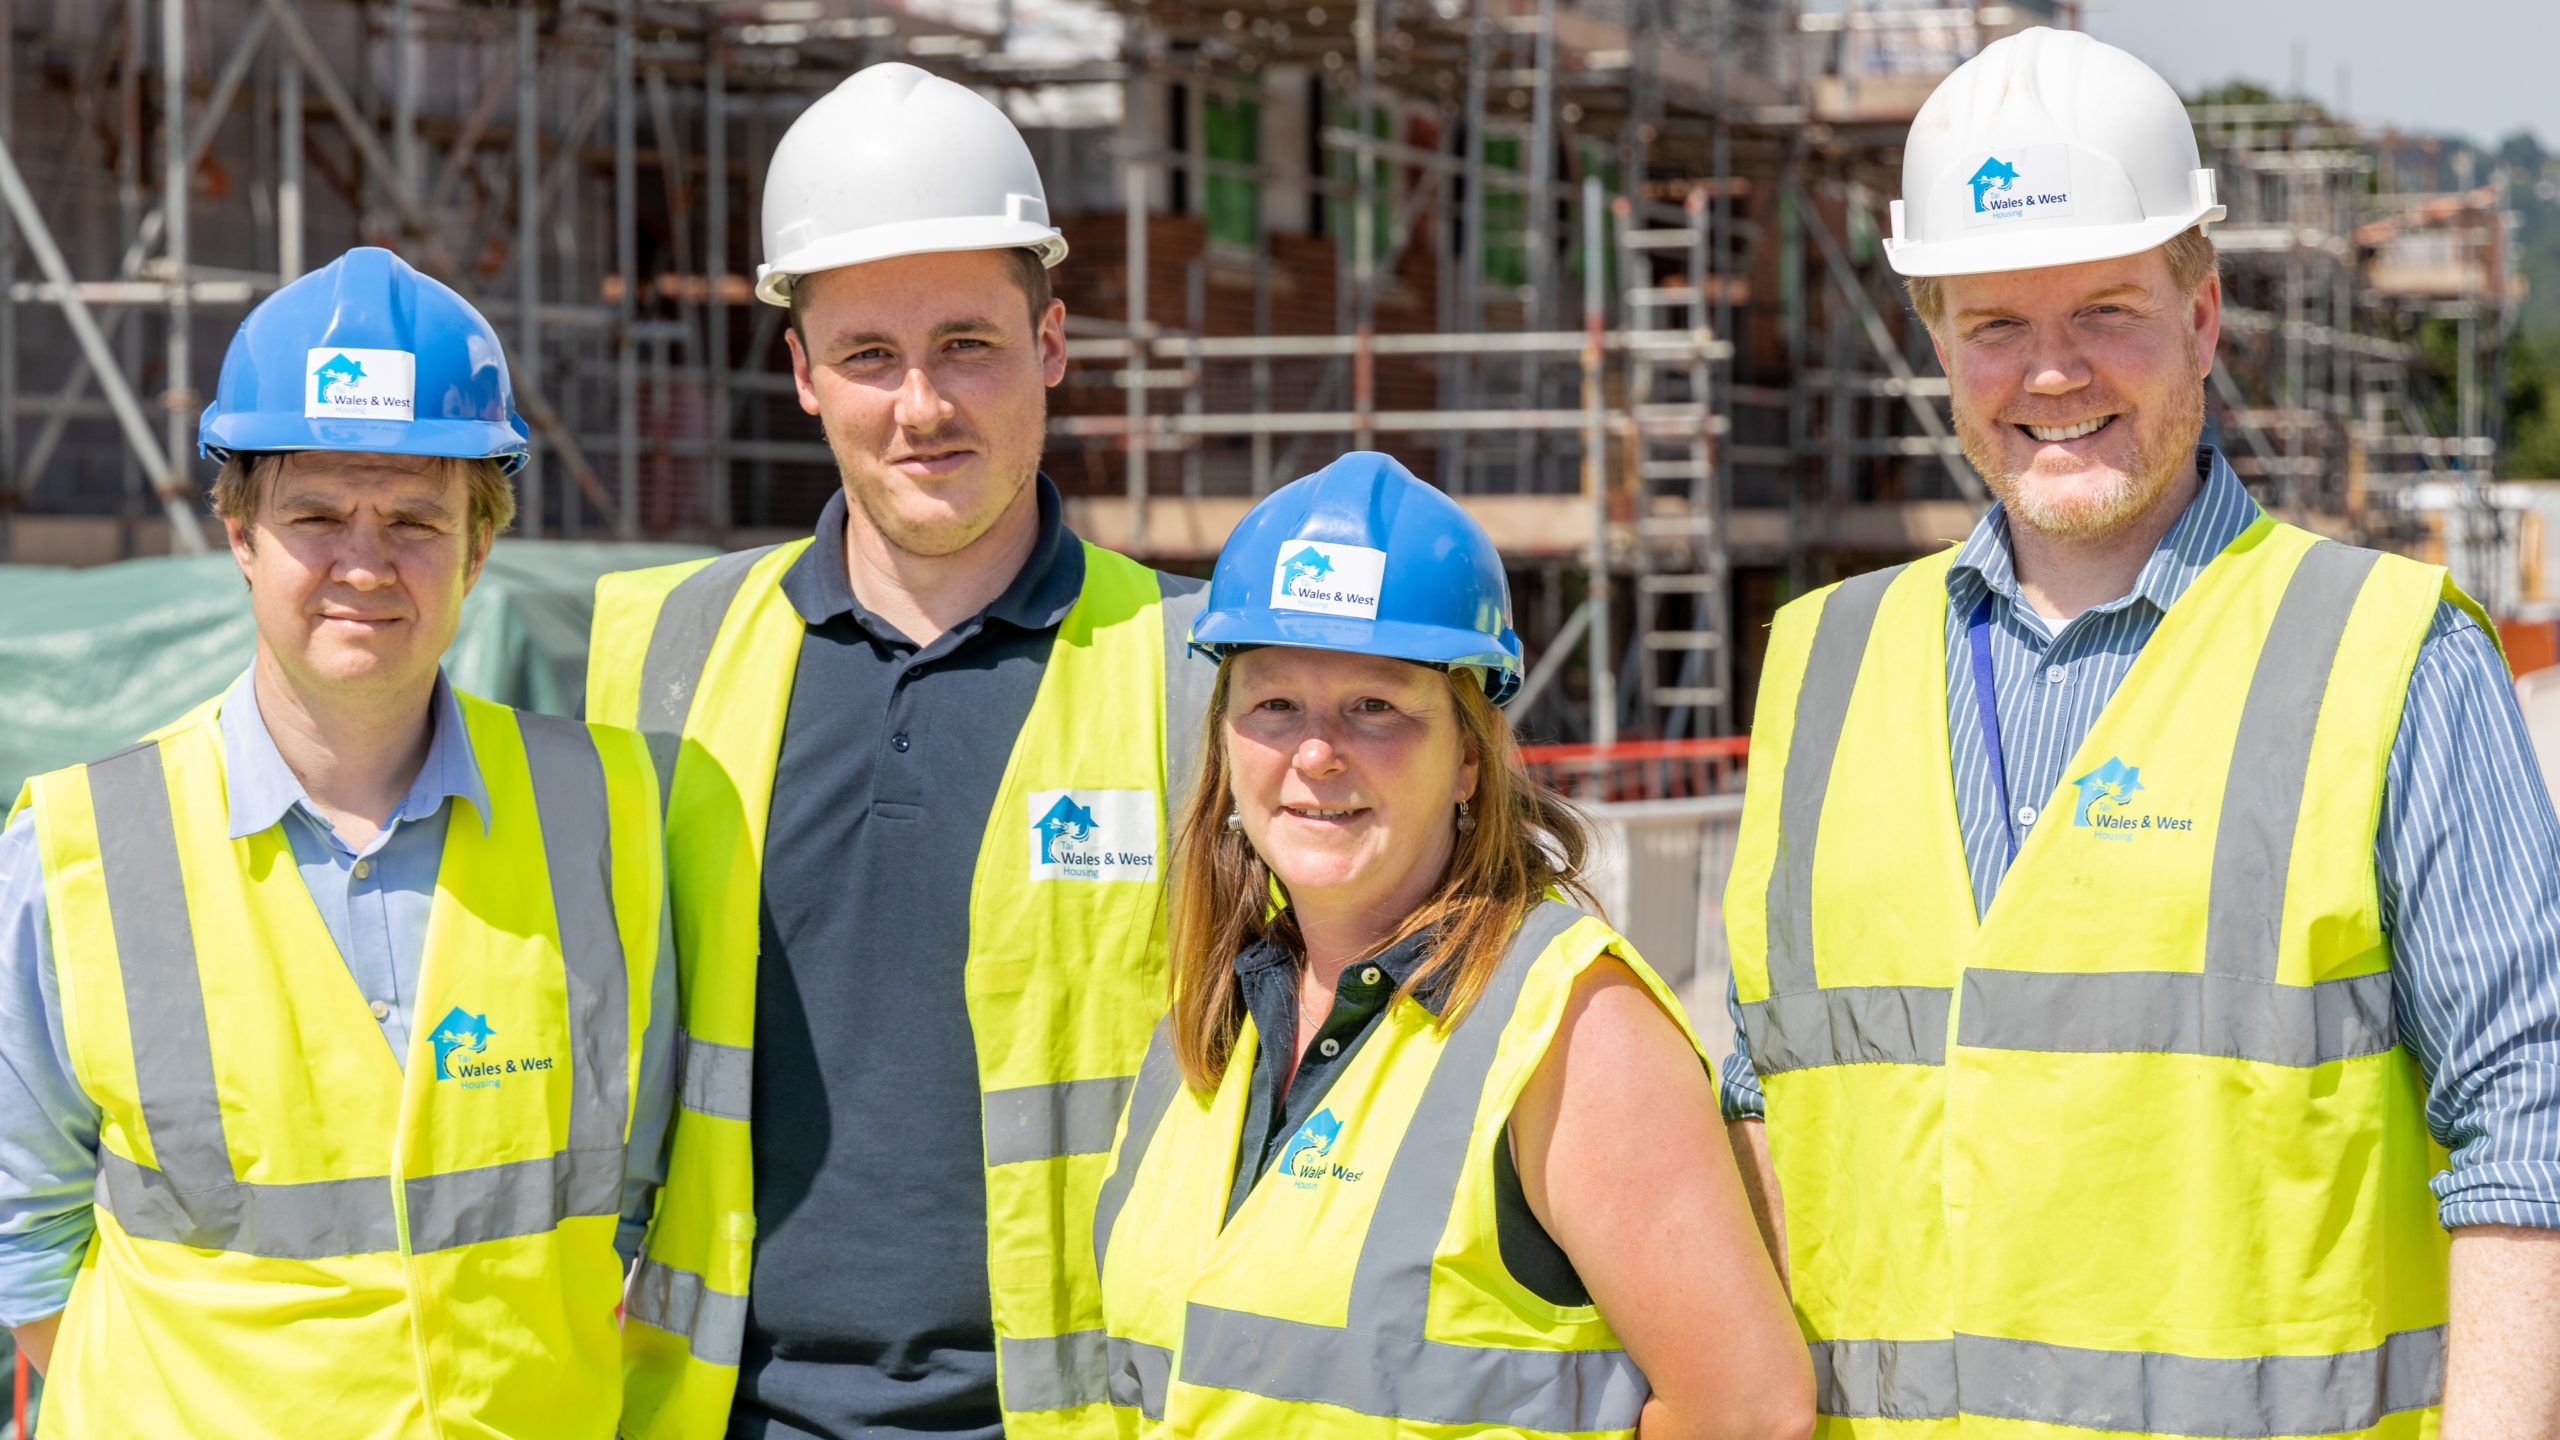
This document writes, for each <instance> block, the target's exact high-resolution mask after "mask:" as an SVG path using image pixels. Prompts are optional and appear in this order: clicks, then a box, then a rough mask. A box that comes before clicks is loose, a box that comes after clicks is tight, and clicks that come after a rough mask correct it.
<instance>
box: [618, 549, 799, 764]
mask: <svg viewBox="0 0 2560 1440" xmlns="http://www.w3.org/2000/svg"><path fill="white" fill-rule="evenodd" d="M773 549H774V547H773V546H770V545H766V546H762V547H760V548H758V549H754V550H735V551H731V552H730V553H729V554H726V555H723V556H721V557H719V558H718V559H716V560H713V561H712V562H711V563H710V564H708V565H705V566H703V567H702V568H701V569H699V570H696V571H694V572H693V573H692V574H690V575H687V576H686V577H684V578H683V579H682V580H679V581H677V582H676V587H675V588H674V589H673V590H670V591H668V592H667V598H666V599H665V600H664V601H663V602H661V603H660V604H659V606H658V618H657V622H656V623H655V624H654V625H652V626H651V627H650V628H649V648H648V650H647V652H646V653H645V654H644V655H643V656H642V658H641V661H640V707H639V710H638V712H637V714H636V715H635V716H634V717H633V719H632V728H633V729H635V730H638V731H639V732H640V733H641V734H642V735H643V736H646V737H647V738H648V742H649V758H650V759H651V760H652V761H654V762H656V764H657V767H658V803H659V804H660V805H661V806H663V805H665V804H666V803H667V798H668V797H669V796H670V795H672V794H673V793H674V791H675V775H676V755H677V754H678V753H679V751H680V750H681V748H682V746H683V743H684V722H685V720H686V718H687V717H689V716H691V715H692V714H693V696H694V692H695V691H697V690H699V689H701V688H702V672H703V671H704V670H705V669H707V668H708V667H709V666H710V664H711V645H712V642H713V641H716V640H718V639H719V638H720V624H721V622H722V621H724V620H726V619H728V618H729V602H731V601H733V600H735V599H737V598H738V590H739V587H741V586H743V585H745V584H746V582H747V572H748V571H749V570H752V569H754V568H755V563H756V562H757V561H759V560H761V559H763V558H764V557H765V556H767V555H769V554H771V553H772V552H773Z"/></svg>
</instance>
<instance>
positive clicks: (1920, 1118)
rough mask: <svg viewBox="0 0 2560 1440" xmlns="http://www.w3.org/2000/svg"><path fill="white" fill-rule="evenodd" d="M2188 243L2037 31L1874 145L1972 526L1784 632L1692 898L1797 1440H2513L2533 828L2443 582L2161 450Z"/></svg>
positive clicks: (2209, 252)
mask: <svg viewBox="0 0 2560 1440" xmlns="http://www.w3.org/2000/svg"><path fill="white" fill-rule="evenodd" d="M2222 215H2223V209H2222V207H2221V206H2220V205H2219V204H2218V203H2216V200H2215V194H2214V184H2213V175H2212V173H2211V172H2210V171H2208V170H2206V169H2204V168H2203V167H2202V165H2201V164H2200V163H2199V158H2198V155H2197V149H2196V143H2195V137H2194V133H2193V131H2192V129H2191V128H2190V126H2189V123H2188V121H2187V118H2186V112H2185V110H2184V107H2183V106H2182V105H2181V104H2180V103H2179V100H2178V97H2177V96H2176V94H2175V93H2174V92H2173V91H2171V89H2170V88H2169V86H2168V85H2167V84H2166V83H2165V82H2163V81H2162V80H2161V79H2160V77H2159V76H2157V75H2155V74H2153V73H2152V72H2151V71H2150V70H2149V69H2148V68H2146V67H2145V66H2144V65H2143V64H2142V63H2141V62H2140V61H2137V60H2135V59H2134V58H2133V57H2132V56H2130V55H2127V54H2125V53H2124V52H2122V51H2120V50H2116V49H2113V48H2111V47H2108V46H2106V45H2102V44H2099V43H2097V42H2096V41H2093V40H2091V39H2089V38H2088V37H2086V36H2083V35H2078V34H2063V33H2056V32H2053V31H2050V30H2030V31H2027V32H2025V33H2023V34H2020V35H2018V36H2015V37H2013V38H2010V39H2006V40H2002V41H1999V42H1997V43H1995V44H1993V45H1991V46H1989V47H1988V48H1986V49H1985V50H1984V51H1983V52H1982V54H1981V55H1980V56H1978V57H1976V58H1975V59H1973V60H1972V61H1970V62H1968V63H1967V64H1965V65H1964V66H1963V67H1962V68H1960V69H1958V70H1957V71H1956V72H1955V73H1954V74H1953V75H1952V76H1950V77H1949V78H1948V79H1947V80H1946V81H1945V83H1943V84H1942V85H1941V86H1940V87H1939V88H1938V91H1937V93H1936V94H1935V95H1933V96H1932V97H1931V99H1930V100H1929V102H1928V104H1927V105H1926V106H1925V107H1924V108H1923V109H1922V110H1921V112H1920V115H1919V118H1918V120H1917V121H1916V122H1915V123H1914V125H1913V126H1912V131H1911V136H1910V140H1909V144H1908V148H1907V150H1906V152H1905V156H1904V164H1903V198H1902V200H1901V201H1900V202H1899V203H1897V204H1896V205H1895V207H1894V237H1893V239H1892V240H1891V241H1889V242H1888V247H1887V254H1888V256H1889V257H1890V259H1891V261H1892V263H1893V265H1894V266H1895V267H1896V268H1897V269H1898V270H1899V271H1901V273H1902V274H1903V275H1905V276H1906V277H1908V279H1909V283H1910V290H1911V298H1912V303H1913V308H1914V309H1915V310H1916V311H1917V313H1918V315H1919V317H1920V319H1921V321H1922V322H1923V323H1925V324H1926V325H1927V326H1928V328H1929V332H1930V336H1931V338H1932V340H1933V341H1934V342H1935V343H1936V346H1937V351H1938V356H1939V359H1940V361H1941V363H1942V364H1943V365H1944V366H1945V369H1946V372H1947V376H1948V379H1949V383H1950V387H1951V394H1952V396H1953V401H1954V412H1955V419H1956V425H1957V430H1958V433H1959V434H1960V436H1961V437H1962V439H1963V442H1964V447H1965V453H1966V454H1967V455H1968V456H1969V457H1970V458H1971V460H1972V462H1973V464H1974V466H1975V468H1976V469H1978V470H1979V471H1980V472H1981V473H1982V475H1983V478H1984V479H1985V481H1986V482H1987V483H1988V484H1989V486H1990V488H1991V490H1992V493H1993V494H1994V495H1995V496H1996V497H1997V498H1998V500H1999V503H1998V505H1996V506H1995V507H1994V508H1993V509H1992V511H1991V513H1990V514H1989V515H1988V516H1986V517H1985V518H1984V519H1983V521H1982V523H1981V524H1980V525H1979V526H1978V527H1976V529H1975V530H1974V532H1973V535H1972V537H1971V538H1970V539H1969V540H1968V541H1967V542H1966V543H1965V544H1964V546H1963V547H1962V548H1960V549H1956V550H1950V551H1944V552H1941V553H1939V554H1936V555H1933V556H1930V557H1928V558H1926V559H1922V560H1917V561H1913V562H1912V563H1910V564H1908V565H1905V566H1901V567H1897V568H1896V569H1892V570H1887V571H1883V572H1879V573H1876V574H1871V575H1862V576H1858V577H1856V578H1854V579H1851V580H1848V581H1845V582H1843V583H1841V584H1839V585H1836V586H1833V587H1830V588H1828V589H1825V590H1822V591H1820V592H1817V593H1816V594H1814V595H1810V596H1807V597H1805V598H1804V599H1802V600H1800V601H1797V602H1796V603H1794V604H1792V605H1790V606H1788V607H1787V608H1786V609H1785V610H1783V611H1781V612H1780V614H1779V617H1778V621H1777V624H1776V626H1775V628H1774V630H1773V631H1772V634H1771V637H1770V643H1769V650H1768V660H1767V666H1766V670H1765V672H1764V676H1763V680H1762V684H1761V689H1760V701H1759V715H1758V721H1757V725H1756V728H1755V730H1754V732H1753V740H1752V759H1753V761H1754V764H1753V766H1752V770H1751V779H1750V789H1749V794H1748V797H1747V799H1746V802H1745V812H1744V816H1743V821H1742V833H1741V840H1740V844H1739V847H1738V852H1737V858H1736V863H1735V866H1734V871H1733V877H1732V882H1731V888H1730V891H1729V893H1728V910H1729V915H1730V932H1731V937H1732V943H1733V954H1734V967H1733V969H1734V982H1733V983H1734V994H1733V997H1732V1000H1733V1009H1734V1012H1735V1018H1736V1022H1737V1025H1738V1026H1739V1028H1740V1031H1741V1034H1742V1051H1741V1053H1740V1054H1738V1055H1737V1056H1736V1057H1735V1060H1734V1062H1733V1064H1732V1065H1731V1066H1730V1067H1729V1069H1728V1074H1727V1077H1726V1084H1725V1105H1726V1113H1727V1116H1728V1118H1729V1119H1731V1120H1733V1121H1735V1122H1736V1123H1735V1129H1736V1141H1737V1144H1738V1145H1739V1146H1740V1147H1742V1148H1743V1149H1744V1150H1745V1151H1746V1152H1747V1153H1750V1154H1752V1155H1753V1156H1754V1158H1755V1159H1756V1161H1757V1164H1758V1167H1759V1169H1760V1171H1761V1175H1762V1183H1761V1185H1760V1187H1759V1188H1760V1189H1761V1190H1762V1191H1763V1192H1764V1193H1765V1194H1766V1195H1767V1196H1768V1197H1769V1201H1770V1208H1771V1211H1772V1213H1771V1214H1770V1215H1769V1217H1768V1218H1769V1221H1770V1224H1771V1229H1772V1230H1773V1231H1774V1232H1779V1234H1780V1235H1781V1236H1782V1238H1781V1239H1780V1242H1779V1243H1780V1246H1781V1248H1782V1251H1783V1253H1784V1254H1785V1255H1786V1257H1787V1261H1788V1265H1789V1268H1790V1270H1791V1281H1792V1285H1793V1288H1794V1295H1795V1301H1796V1307H1797V1313H1798V1315H1799V1316H1800V1317H1801V1319H1802V1322H1803V1325H1804V1328H1805V1331H1806V1335H1807V1338H1808V1339H1809V1340H1810V1341H1811V1342H1812V1345H1813V1349H1814V1356H1815V1362H1816V1364H1815V1369H1816V1377H1817V1384H1818V1395H1817V1400H1818V1405H1819V1408H1820V1410H1821V1412H1822V1413H1823V1414H1824V1415H1825V1416H1826V1417H1827V1418H1826V1420H1825V1422H1824V1425H1823V1427H1822V1433H1823V1434H1825V1435H1827V1436H1835V1437H1837V1436H1916V1435H1923V1434H1925V1435H1932V1436H1946V1435H1968V1436H1969V1435H1983V1436H1993V1435H1998V1436H2012V1435H2024V1434H2029V1433H2032V1434H2035V1435H2039V1436H2060V1435H2074V1434H2098V1433H2104V1434H2108V1435H2161V1436H2167V1435H2181V1436H2202V1435H2214V1436H2239V1435H2247V1436H2312V1435H2317V1436H2324V1437H2325V1436H2340V1435H2357V1436H2418V1435H2428V1434H2435V1433H2438V1432H2437V1428H2436V1427H2437V1425H2438V1424H2439V1422H2440V1423H2441V1426H2442V1430H2441V1433H2442V1434H2443V1435H2444V1436H2446V1437H2449V1440H2450V1437H2462V1440H2485V1437H2492V1436H2496V1437H2513V1436H2525V1435H2536V1436H2550V1435H2554V1434H2560V1233H2555V1227H2560V1143H2555V1137H2560V984H2555V983H2554V978H2555V975H2560V825H2555V823H2554V820H2553V817H2552V810H2551V803H2550V800H2549V798H2548V797H2547V796H2545V795H2544V794H2543V793H2542V792H2541V790H2540V787H2539V786H2537V785H2535V784H2534V783H2533V779H2532V776H2533V769H2532V763H2531V760H2530V758H2529V757H2530V753H2531V752H2530V750H2529V747H2528V746H2527V743H2526V739H2525V732H2524V728H2523V725H2522V723H2521V721H2520V719H2519V717H2518V715H2517V712H2516V706H2515V702H2514V699H2513V696H2512V694H2511V692H2510V691H2509V690H2508V688H2507V683H2506V676H2505V673H2504V669H2503V667H2502V665H2501V663H2500V659H2499V654H2498V650H2497V647H2496V645H2495V644H2494V642H2493V641H2492V640H2491V639H2490V638H2489V635H2488V633H2487V632H2486V631H2485V630H2484V629H2483V628H2482V624H2481V620H2480V616H2479V613H2478V610H2477V607H2475V606H2474V605H2473V604H2472V603H2471V602H2470V601H2469V600H2468V599H2466V598H2464V597H2463V596H2462V595H2460V594H2459V593H2458V592H2456V591H2455V590H2454V589H2453V588H2452V587H2451V586H2450V585H2449V584H2448V583H2447V581H2446V579H2445V576H2444V572H2443V571H2441V570H2439V569H2437V568H2435V567H2433V566H2426V565H2420V564H2417V563H2415V562H2413V561H2410V560H2406V559H2402V558H2400V557H2397V556H2390V555H2380V554H2376V553H2374V552H2372V551H2367V550H2358V549H2354V548H2351V547H2349V546H2346V545H2342V544H2338V543H2335V542H2332V541H2325V540H2322V539H2320V538H2319V537H2318V536H2315V535H2312V534H2309V533H2307V532H2305V531H2302V530H2299V529H2296V528H2294V527H2292V526H2289V525H2284V524H2281V523H2278V522H2276V521H2275V520H2273V519H2271V518H2270V517H2268V516H2266V515H2264V514H2262V513H2261V512H2260V511H2259V509H2258V507H2257V506H2256V505H2255V504H2254V503H2253V502H2252V501H2251V500H2250V498H2249V495H2248V493H2247V491H2246V490H2244V489H2243V488H2242V487H2241V484H2240V482H2239V480H2238V479H2237V478H2236V477H2235V476H2234V475H2233V473H2232V471H2231V468H2230V467H2229V465H2227V464H2226V463H2225V462H2224V461H2223V459H2222V457H2221V456H2220V455H2219V454H2217V453H2216V452H2215V451H2214V450H2213V449H2212V448H2210V447H2207V446H2202V445H2200V444H2199V440H2200V438H2201V431H2202V414H2203V409H2202V407H2203V385H2204V380H2205V377H2206V375H2207V373H2208V367H2210V366H2211V365H2212V363H2213V357H2214V346H2215V342H2216V340H2217V338H2218V336H2219V333H2220V325H2221V318H2222V288H2221V283H2220V280H2219V279H2218V277H2217V276H2216V274H2215V269H2214V260H2213V249H2212V245H2211V243H2210V242H2209V241H2208V240H2207V239H2206V237H2205V233H2204V227H2205V226H2206V225H2207V224H2209V223H2210V222H2212V221H2215V220H2218V219H2220V218H2222ZM2448 1151H2450V1156H2449V1157H2448ZM1781 1197H1782V1204H1783V1215H1782V1216H1781V1215H1779V1214H1778V1213H1776V1212H1777V1210H1778V1208H1779V1206H1780V1204H1781ZM2448 1231H2449V1232H2450V1240H2448Z"/></svg>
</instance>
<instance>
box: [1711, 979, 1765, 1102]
mask: <svg viewBox="0 0 2560 1440" xmlns="http://www.w3.org/2000/svg"><path fill="white" fill-rule="evenodd" d="M1724 1012H1725V1013H1726V1014H1727V1015H1730V1016H1732V1017H1733V1053H1732V1054H1731V1055H1728V1056H1726V1057H1725V1062H1724V1065H1723V1066H1722V1068H1720V1069H1719V1070H1718V1071H1717V1073H1716V1099H1717V1101H1718V1102H1719V1103H1721V1104H1722V1105H1723V1106H1724V1118H1726V1119H1727V1120H1765V1119H1767V1118H1768V1116H1769V1102H1768V1098H1767V1097H1766V1096H1764V1095H1762V1094H1761V1093H1760V1072H1759V1070H1758V1069H1756V1068H1754V1067H1753V1065H1752V1063H1751V1037H1750V1036H1749V1035H1748V1034H1746V1033H1744V1031H1743V1028H1742V995H1741V993H1740V992H1739V991H1738V990H1737V989H1736V988H1735V986H1734V980H1733V976H1732V975H1731V974H1727V975H1726V976H1725V977H1724Z"/></svg>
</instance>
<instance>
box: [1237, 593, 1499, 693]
mask: <svg viewBox="0 0 2560 1440" xmlns="http://www.w3.org/2000/svg"><path fill="white" fill-rule="evenodd" d="M1261 645H1275V646H1279V647H1281V648H1283V649H1290V650H1339V651H1342V652H1344V653H1346V654H1354V655H1379V656H1384V657H1386V658H1388V659H1390V660H1408V661H1411V662H1413V663H1414V664H1417V665H1437V666H1440V667H1443V668H1447V667H1450V666H1456V665H1465V666H1472V667H1474V668H1477V669H1481V670H1483V671H1485V672H1486V673H1487V675H1488V677H1489V678H1488V682H1487V684H1486V686H1485V691H1486V693H1487V694H1488V695H1490V696H1491V697H1492V699H1493V703H1495V704H1496V705H1499V704H1501V703H1502V702H1503V701H1505V700H1508V699H1510V698H1511V693H1512V692H1513V691H1514V690H1517V689H1518V688H1519V687H1520V657H1519V656H1518V655H1517V654H1514V653H1512V652H1509V651H1506V650H1504V649H1503V648H1502V647H1501V646H1500V645H1499V644H1497V643H1495V642H1494V640H1493V639H1492V638H1491V637H1490V636H1487V635H1486V634H1485V633H1484V632H1482V631H1480V630H1453V629H1450V628H1448V627H1446V626H1440V625H1416V624H1413V623H1412V622H1410V621H1404V620H1360V619H1354V618H1352V617H1350V616H1347V615H1302V614H1292V613H1289V612H1287V611H1281V610H1262V611H1246V612H1242V613H1238V612H1234V611H1229V612H1225V613H1215V612H1212V613H1207V614H1203V615H1202V616H1201V617H1200V619H1199V620H1198V621H1197V622H1196V623H1194V624H1193V625H1192V627H1191V648H1192V649H1194V650H1196V651H1198V652H1200V653H1201V654H1203V655H1206V656H1208V657H1209V658H1211V659H1213V660H1224V659H1225V658H1226V657H1227V656H1228V655H1229V654H1232V653H1233V652H1235V651H1237V650H1241V649H1247V648H1250V647H1254V646H1261Z"/></svg>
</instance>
